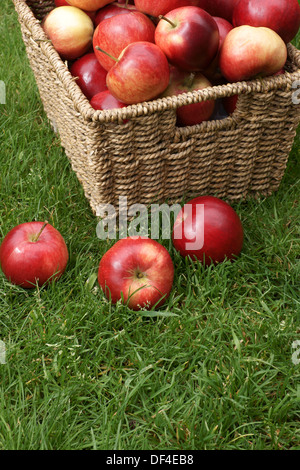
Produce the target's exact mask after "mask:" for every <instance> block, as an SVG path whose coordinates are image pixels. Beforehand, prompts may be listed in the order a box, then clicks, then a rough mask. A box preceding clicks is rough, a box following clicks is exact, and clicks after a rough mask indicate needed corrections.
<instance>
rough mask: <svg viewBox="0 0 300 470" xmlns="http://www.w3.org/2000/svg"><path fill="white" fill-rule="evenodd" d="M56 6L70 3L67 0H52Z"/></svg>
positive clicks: (64, 5)
mask: <svg viewBox="0 0 300 470" xmlns="http://www.w3.org/2000/svg"><path fill="white" fill-rule="evenodd" d="M54 3H55V6H56V7H66V6H68V5H70V4H69V3H68V2H67V0H55V1H54Z"/></svg>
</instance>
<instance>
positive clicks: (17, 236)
mask: <svg viewBox="0 0 300 470" xmlns="http://www.w3.org/2000/svg"><path fill="white" fill-rule="evenodd" d="M68 258H69V255H68V249H67V246H66V243H65V241H64V239H63V237H62V235H61V234H60V232H59V231H58V230H56V229H55V228H54V227H53V226H52V225H50V224H49V223H47V222H25V223H23V224H20V225H17V226H16V227H14V228H13V229H12V230H10V232H8V233H7V235H6V236H5V237H4V239H3V241H2V243H1V246H0V264H1V268H2V271H3V273H4V275H5V276H6V278H7V279H8V280H9V281H10V282H12V283H13V284H16V285H19V286H22V287H24V288H28V289H30V288H34V287H35V286H36V284H38V285H39V286H42V285H44V284H48V283H50V282H52V281H54V280H57V279H59V278H60V276H61V275H62V274H63V272H64V271H65V268H66V266H67V262H68Z"/></svg>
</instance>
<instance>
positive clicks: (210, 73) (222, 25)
mask: <svg viewBox="0 0 300 470" xmlns="http://www.w3.org/2000/svg"><path fill="white" fill-rule="evenodd" d="M213 19H214V20H215V22H216V23H217V26H218V30H219V47H218V52H217V54H216V56H215V58H214V59H213V60H212V62H211V63H210V64H209V66H208V68H206V69H205V70H204V71H203V73H204V75H205V76H206V77H207V78H208V79H209V80H210V81H211V82H212V83H213V84H215V83H216V84H217V83H220V82H221V79H222V75H221V72H220V70H219V53H220V50H221V47H222V45H223V42H224V40H225V38H226V36H227V34H228V33H229V31H231V30H232V29H233V26H232V24H231V23H229V21H227V20H225V19H224V18H220V17H219V16H213Z"/></svg>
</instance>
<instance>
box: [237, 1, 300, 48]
mask: <svg viewBox="0 0 300 470" xmlns="http://www.w3.org/2000/svg"><path fill="white" fill-rule="evenodd" d="M233 24H234V26H241V25H243V24H247V25H249V26H265V27H267V28H270V29H273V30H274V31H276V33H277V34H279V36H280V37H281V38H282V39H283V40H284V42H285V43H288V42H290V41H291V40H292V39H293V38H294V37H295V36H296V34H297V32H298V30H299V27H300V5H299V3H298V0H272V1H270V0H240V1H239V2H238V4H237V5H236V7H235V9H234V12H233Z"/></svg>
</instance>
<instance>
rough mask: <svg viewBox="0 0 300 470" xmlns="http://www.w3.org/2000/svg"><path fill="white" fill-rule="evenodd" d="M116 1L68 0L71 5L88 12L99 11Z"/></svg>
mask: <svg viewBox="0 0 300 470" xmlns="http://www.w3.org/2000/svg"><path fill="white" fill-rule="evenodd" d="M113 1H114V0H67V2H68V3H69V5H72V6H73V7H77V8H81V10H86V11H97V10H99V8H102V7H104V6H105V5H108V4H109V3H112V2H113Z"/></svg>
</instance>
